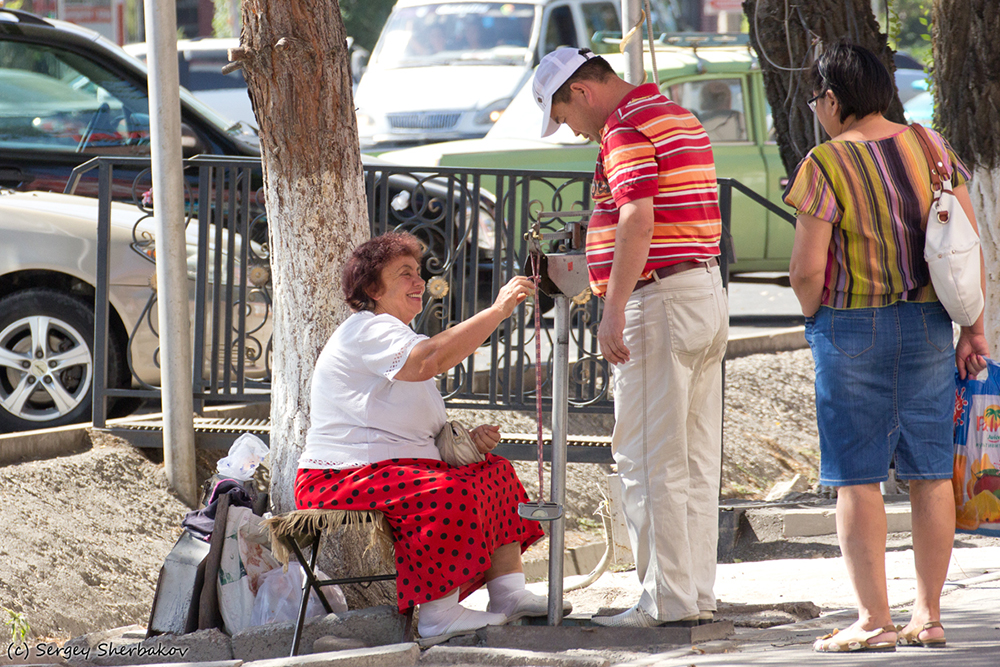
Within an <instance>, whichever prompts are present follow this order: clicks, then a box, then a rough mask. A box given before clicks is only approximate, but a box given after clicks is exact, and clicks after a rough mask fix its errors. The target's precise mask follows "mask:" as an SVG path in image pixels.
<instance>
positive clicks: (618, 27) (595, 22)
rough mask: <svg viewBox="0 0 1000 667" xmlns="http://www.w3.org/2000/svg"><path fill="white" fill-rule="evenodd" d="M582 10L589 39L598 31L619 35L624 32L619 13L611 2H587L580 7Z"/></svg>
mask: <svg viewBox="0 0 1000 667" xmlns="http://www.w3.org/2000/svg"><path fill="white" fill-rule="evenodd" d="M580 8H581V9H582V10H583V24H584V26H585V27H586V31H587V37H588V38H592V37H593V36H594V33H595V32H598V31H602V32H617V33H620V32H621V31H622V24H621V21H620V20H619V19H618V11H616V10H615V6H614V5H613V4H611V3H610V2H586V3H584V4H582V5H580Z"/></svg>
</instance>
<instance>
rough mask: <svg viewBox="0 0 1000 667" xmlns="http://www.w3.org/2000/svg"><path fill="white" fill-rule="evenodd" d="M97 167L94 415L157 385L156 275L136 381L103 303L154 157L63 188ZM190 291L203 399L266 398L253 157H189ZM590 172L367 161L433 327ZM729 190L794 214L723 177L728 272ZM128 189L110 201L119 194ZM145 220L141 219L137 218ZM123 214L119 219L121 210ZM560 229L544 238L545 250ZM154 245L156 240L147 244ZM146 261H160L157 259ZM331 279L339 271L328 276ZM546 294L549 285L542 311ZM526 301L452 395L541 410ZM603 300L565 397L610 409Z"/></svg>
mask: <svg viewBox="0 0 1000 667" xmlns="http://www.w3.org/2000/svg"><path fill="white" fill-rule="evenodd" d="M94 169H96V170H97V171H98V176H99V196H100V219H99V229H98V232H99V234H98V239H99V261H98V264H99V265H98V272H97V276H98V285H97V286H96V288H97V295H96V312H95V315H96V325H95V348H96V349H95V360H94V361H95V373H94V423H95V425H96V426H98V427H100V426H103V424H104V423H105V419H106V415H107V410H108V406H109V403H110V402H112V401H116V400H126V401H127V400H133V401H134V400H135V399H141V398H159V389H158V388H157V387H156V384H157V382H158V369H159V346H158V334H157V324H156V305H155V304H156V290H155V286H154V287H151V288H150V290H149V293H148V295H147V296H146V301H145V303H144V305H143V308H142V316H141V317H138V318H134V319H133V321H130V322H127V323H125V324H126V327H127V329H128V337H127V338H128V341H127V346H126V350H124V352H123V353H124V356H125V358H126V359H127V362H128V368H129V373H130V375H131V378H132V382H131V386H130V387H108V386H107V384H108V383H107V359H108V356H109V355H110V354H114V353H115V351H114V350H110V348H109V346H110V345H114V344H115V341H114V336H112V335H111V333H112V330H111V328H110V321H112V319H113V318H112V315H114V316H117V317H118V318H119V319H123V318H122V317H121V314H118V313H116V314H113V313H111V312H109V302H110V301H109V290H110V289H111V286H110V285H108V265H107V262H108V257H109V256H110V252H109V246H110V243H111V239H112V235H111V234H110V227H111V224H112V211H114V218H115V220H121V219H122V217H123V215H124V216H126V217H127V216H128V211H134V214H135V222H134V223H133V224H132V233H131V238H130V240H129V241H128V242H129V243H130V245H131V247H132V249H133V250H135V251H136V252H139V253H140V254H144V255H145V256H150V255H155V239H154V238H152V236H151V235H150V234H149V233H148V232H147V231H144V227H145V228H148V218H150V217H151V216H152V206H153V201H154V200H155V197H154V196H153V195H152V193H151V192H150V187H151V186H150V172H149V162H148V160H141V159H134V158H96V159H95V160H92V161H90V162H88V163H87V164H85V165H83V166H82V167H80V168H79V169H78V170H77V172H76V173H75V175H74V179H72V180H71V182H70V184H69V186H68V187H67V190H69V191H71V190H72V188H73V186H74V183H75V181H77V180H79V178H81V177H82V176H83V175H84V174H85V173H86V172H88V171H91V170H94ZM184 169H185V175H186V180H185V183H186V192H185V197H186V201H187V217H186V220H185V225H186V228H187V239H188V257H189V262H188V268H189V278H190V281H189V285H190V293H189V297H190V301H191V305H192V313H193V350H194V386H193V387H192V392H193V396H194V398H195V401H196V405H199V404H204V403H205V402H251V401H266V400H269V397H270V381H271V367H270V351H271V346H272V341H271V321H272V314H273V303H272V292H271V280H270V277H271V274H270V266H269V254H268V236H267V219H266V214H265V211H264V202H263V191H262V177H261V167H260V162H259V161H258V160H254V159H247V158H222V157H214V156H201V157H197V158H193V159H189V160H185V162H184ZM590 182H591V175H590V174H587V173H580V172H551V171H531V172H524V171H517V170H504V169H497V170H486V169H458V168H455V169H452V168H433V169H431V168H427V169H425V168H416V169H414V168H412V167H400V166H391V165H383V164H372V165H366V166H365V167H364V183H365V191H366V195H367V210H368V217H369V221H370V224H371V232H372V234H373V235H374V234H381V233H383V232H386V231H392V230H397V231H407V232H410V233H412V234H414V235H415V236H416V237H417V238H419V239H420V241H421V242H422V244H423V245H424V246H425V247H426V254H425V255H424V259H423V264H422V270H423V274H424V277H425V279H426V280H427V287H426V290H425V305H424V309H423V311H422V312H421V314H420V315H419V316H418V318H417V320H416V321H415V322H414V326H415V328H416V329H417V330H418V331H420V332H422V333H426V334H428V335H433V334H434V333H437V332H439V331H441V330H443V329H445V328H447V327H448V326H450V325H451V324H453V323H455V322H459V321H462V320H464V319H466V318H468V317H469V316H471V315H472V314H474V313H475V312H477V311H478V310H480V309H482V308H484V307H486V306H488V305H489V304H490V303H492V300H493V298H494V297H495V295H496V294H497V293H498V291H499V289H500V287H501V286H502V285H504V284H505V283H506V282H507V281H508V280H509V279H510V278H511V277H512V276H514V275H516V274H518V273H524V272H525V267H526V262H527V261H528V254H527V241H526V240H525V238H524V232H525V231H526V230H528V229H529V228H530V227H531V226H532V224H534V223H535V222H537V221H539V220H540V219H541V220H542V221H543V222H542V227H543V231H546V230H547V231H559V230H561V229H562V228H563V226H564V224H565V223H566V222H575V221H576V218H569V217H567V218H566V219H564V218H563V217H561V216H560V215H558V214H556V215H551V213H552V212H564V211H573V210H586V209H589V208H590V205H591V201H590ZM733 189H737V190H738V191H741V192H743V193H744V194H746V195H747V196H749V197H750V198H751V199H754V200H755V201H757V202H758V203H760V204H761V205H763V206H766V207H768V208H769V209H771V210H772V211H775V212H777V213H779V214H780V215H782V216H785V217H787V218H789V219H790V216H788V214H787V212H785V211H783V210H781V209H780V208H779V207H776V206H774V205H773V204H771V203H770V202H768V201H767V200H766V199H764V198H762V197H760V196H759V195H757V194H756V193H754V192H752V191H750V190H748V189H747V188H745V187H744V186H742V185H741V184H740V183H738V182H735V181H732V180H729V179H720V204H721V206H722V211H723V222H724V227H725V230H726V232H725V233H724V245H725V246H726V250H725V251H724V252H723V258H722V259H723V275H726V267H727V266H728V261H729V259H730V253H731V242H730V241H729V235H728V229H729V211H730V202H731V193H732V190H733ZM113 192H114V193H118V194H119V196H118V197H116V198H117V199H121V197H120V193H122V192H128V193H131V195H130V196H129V197H128V201H125V202H121V201H118V202H116V203H114V204H112V193H113ZM144 221H145V222H146V223H147V224H146V225H143V222H144ZM118 224H119V225H120V223H118ZM565 243H566V242H565V241H557V242H550V243H549V247H547V248H546V250H547V251H555V250H559V249H561V246H560V244H563V245H564V244H565ZM151 251H152V252H151ZM151 273H152V269H151ZM331 282H332V283H334V284H335V283H336V281H335V280H334V281H331ZM550 306H551V301H550V300H549V299H548V298H547V297H545V296H544V295H543V296H542V297H541V304H540V307H541V309H542V312H543V313H545V312H546V311H548V309H549V307H550ZM531 307H532V306H531V305H530V304H529V306H528V307H527V308H519V309H518V311H517V312H516V314H515V316H514V317H512V318H510V319H509V320H507V322H505V323H504V325H503V326H502V327H501V328H500V329H499V330H498V331H497V332H495V333H494V334H493V336H492V337H491V338H490V339H489V340H488V341H487V342H486V343H485V344H484V345H483V346H482V347H481V348H480V350H479V351H477V352H476V353H475V354H474V355H471V356H470V357H468V358H467V359H466V360H464V361H463V362H462V363H461V364H459V365H458V366H456V367H455V368H454V369H453V370H451V371H450V372H448V373H447V374H444V375H442V376H440V377H439V379H438V383H439V387H440V389H441V393H442V395H443V396H444V398H445V400H446V402H447V403H448V405H449V406H450V407H475V408H480V409H482V408H489V409H507V410H533V409H534V406H535V371H534V364H535V363H536V362H538V361H539V360H536V359H535V358H534V350H535V344H534V336H535V335H536V332H535V330H534V326H533V316H532V313H531ZM600 308H601V304H600V300H599V299H595V298H591V296H590V294H589V290H588V291H585V292H584V293H583V294H581V295H578V296H577V298H575V299H574V300H573V305H572V310H571V322H572V333H571V340H570V406H569V407H570V410H571V411H588V412H611V411H612V410H613V404H612V398H611V395H610V372H609V368H608V366H607V364H606V363H605V362H604V360H603V359H602V358H601V357H600V355H599V350H598V347H597V339H596V332H597V327H598V325H599V324H600V315H601V313H600ZM544 322H545V320H544V319H543V326H542V328H541V330H540V331H539V332H538V334H537V335H540V336H542V337H543V340H542V343H543V345H542V348H543V353H542V357H543V358H542V359H541V360H540V363H541V365H542V371H543V373H542V376H543V386H542V394H543V402H545V403H546V404H549V403H550V402H551V391H550V384H549V377H550V373H549V371H550V370H551V369H552V361H553V359H552V350H553V347H554V346H553V345H552V330H551V326H547V325H546V324H544Z"/></svg>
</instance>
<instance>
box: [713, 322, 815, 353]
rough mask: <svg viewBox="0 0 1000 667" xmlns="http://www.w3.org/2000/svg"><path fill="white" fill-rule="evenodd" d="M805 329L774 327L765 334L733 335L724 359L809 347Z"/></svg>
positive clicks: (802, 327)
mask: <svg viewBox="0 0 1000 667" xmlns="http://www.w3.org/2000/svg"><path fill="white" fill-rule="evenodd" d="M805 331H806V328H805V327H804V326H801V327H789V328H787V329H774V330H772V331H771V333H766V334H759V335H749V336H733V337H731V338H730V339H729V344H728V345H727V346H726V359H737V358H739V357H746V356H749V355H751V354H764V353H773V352H788V351H791V350H801V349H803V348H806V347H809V344H808V343H807V342H806V335H805Z"/></svg>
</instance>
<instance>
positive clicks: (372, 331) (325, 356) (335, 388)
mask: <svg viewBox="0 0 1000 667" xmlns="http://www.w3.org/2000/svg"><path fill="white" fill-rule="evenodd" d="M426 338H427V337H426V336H422V335H420V334H418V333H416V332H414V331H413V330H412V329H411V328H410V327H409V326H407V325H406V324H404V323H403V322H401V321H400V320H399V319H398V318H396V317H393V316H392V315H387V314H380V315H375V314H374V313H371V312H368V311H361V312H359V313H354V314H353V315H351V316H350V317H349V318H347V319H346V320H345V321H344V323H343V324H341V325H340V326H339V327H338V328H337V330H336V331H335V332H334V334H333V336H331V337H330V340H329V341H327V344H326V346H325V347H324V348H323V351H322V352H321V353H320V355H319V359H318V360H317V361H316V369H315V371H314V373H313V378H312V391H311V401H312V405H311V408H310V423H311V425H310V427H309V431H308V433H307V434H306V447H305V450H303V452H302V456H301V457H300V458H299V467H300V468H356V467H360V466H364V465H367V464H369V463H375V462H376V461H384V460H386V459H395V458H410V457H413V458H422V459H435V460H440V459H441V456H440V455H439V454H438V449H437V447H435V446H434V436H435V435H437V433H438V432H439V431H440V430H441V427H443V426H444V423H445V420H446V414H445V408H444V400H443V399H442V398H441V394H440V393H439V392H438V389H437V387H436V385H435V383H434V380H425V381H423V382H404V381H402V380H395V379H394V378H395V376H396V373H398V372H399V369H401V368H402V367H403V364H405V363H406V358H407V357H408V356H409V354H410V351H411V350H412V349H413V347H414V346H415V345H416V344H417V343H419V342H420V341H421V340H425V339H426Z"/></svg>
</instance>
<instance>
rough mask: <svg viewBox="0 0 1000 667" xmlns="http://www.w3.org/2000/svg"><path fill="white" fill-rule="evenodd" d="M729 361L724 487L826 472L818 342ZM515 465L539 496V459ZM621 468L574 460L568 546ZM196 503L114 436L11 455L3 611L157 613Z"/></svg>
mask: <svg viewBox="0 0 1000 667" xmlns="http://www.w3.org/2000/svg"><path fill="white" fill-rule="evenodd" d="M726 372H727V376H726V413H725V419H726V422H725V428H724V438H725V445H724V452H725V454H724V464H723V495H724V496H725V497H727V498H760V497H762V495H763V494H764V493H766V492H767V490H768V489H769V488H770V487H771V485H772V484H773V483H774V482H776V481H779V480H781V479H784V478H788V477H790V476H791V475H793V474H794V473H803V474H804V475H806V476H807V477H808V478H809V480H810V482H811V483H813V484H815V479H816V475H817V464H818V460H819V453H818V436H817V433H816V418H815V408H814V402H813V365H812V359H811V357H810V355H809V352H808V351H807V350H800V351H797V352H790V353H778V354H766V355H754V356H750V357H745V358H742V359H736V360H733V361H730V362H728V364H727V367H726ZM451 417H452V418H454V419H460V420H463V421H465V422H466V423H467V424H468V425H470V426H471V425H476V424H479V423H483V422H491V423H500V425H501V427H502V429H503V430H506V431H508V432H532V431H533V430H534V428H535V422H534V418H533V416H532V415H531V414H530V413H503V412H490V413H489V414H486V415H484V414H481V413H478V414H477V413H471V414H470V412H469V411H458V410H455V411H452V412H451ZM548 426H549V424H547V423H546V424H545V427H546V428H548ZM570 426H571V428H570V430H571V433H572V434H574V435H610V433H611V429H612V427H613V419H612V418H611V416H610V415H574V416H572V417H571V419H570ZM222 455H223V453H221V452H201V453H200V455H199V459H200V461H201V462H202V464H203V465H206V464H210V463H211V462H212V461H214V460H215V459H217V458H219V457H221V456H222ZM515 465H516V467H517V470H518V474H519V475H520V476H521V479H522V481H523V482H524V485H525V487H526V488H527V489H528V492H529V495H531V496H532V497H534V495H535V493H536V492H537V486H538V481H537V475H538V470H537V466H536V464H533V463H521V462H519V463H516V464H515ZM209 472H210V471H208V470H206V469H204V468H203V470H202V474H203V475H204V476H206V477H207V475H208V473H209ZM610 472H611V469H610V466H600V465H589V464H570V465H569V469H568V470H567V503H566V512H567V516H568V518H569V522H568V523H569V527H570V528H571V533H570V534H567V540H566V541H567V546H574V545H577V544H581V543H585V542H587V541H591V540H592V539H601V538H600V533H599V528H598V526H599V525H600V520H599V518H598V517H596V516H595V511H596V509H597V506H598V504H599V502H600V498H601V496H600V493H599V491H598V488H599V485H600V484H602V479H603V478H604V477H605V476H606V475H607V474H608V473H610ZM545 484H546V486H547V485H548V471H547V470H546V476H545ZM546 490H547V489H546ZM187 511H188V508H187V507H186V506H185V505H184V504H183V503H181V502H180V501H179V500H177V499H176V498H175V497H174V496H172V495H171V493H170V492H169V491H168V490H167V485H166V480H165V475H164V471H163V465H162V463H160V462H159V461H158V460H157V459H155V458H150V457H149V456H147V455H146V454H144V453H143V452H141V451H139V450H135V449H133V448H131V447H130V446H128V445H127V444H126V443H124V442H123V441H120V440H116V439H113V438H102V439H101V440H100V441H98V442H97V443H95V446H94V447H93V449H91V450H89V451H86V452H83V453H80V454H75V455H72V456H65V457H62V458H57V459H51V460H45V461H33V462H28V463H22V464H18V465H11V466H6V467H0V525H2V531H0V607H2V608H3V609H0V618H2V619H3V620H4V621H6V620H7V619H8V618H9V612H8V611H6V610H11V611H13V612H17V613H23V614H24V615H25V616H26V617H27V620H28V622H29V623H30V626H31V634H32V635H33V636H34V637H36V638H42V637H46V638H52V639H56V640H65V639H68V638H70V637H73V636H77V635H80V634H83V633H86V632H90V631H95V630H102V629H108V628H113V627H118V626H123V625H130V624H133V623H138V624H141V625H145V624H146V622H147V620H148V617H149V612H150V607H151V605H152V600H153V593H154V590H155V586H156V579H157V576H158V572H159V569H160V566H161V565H162V563H163V559H164V557H165V556H166V555H167V553H168V552H169V551H170V549H171V547H172V546H173V544H174V543H175V542H176V540H177V538H178V537H179V536H180V533H181V528H180V520H181V517H182V516H183V515H184V513H185V512H187ZM0 630H2V629H0ZM4 634H6V631H5V630H4Z"/></svg>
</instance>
